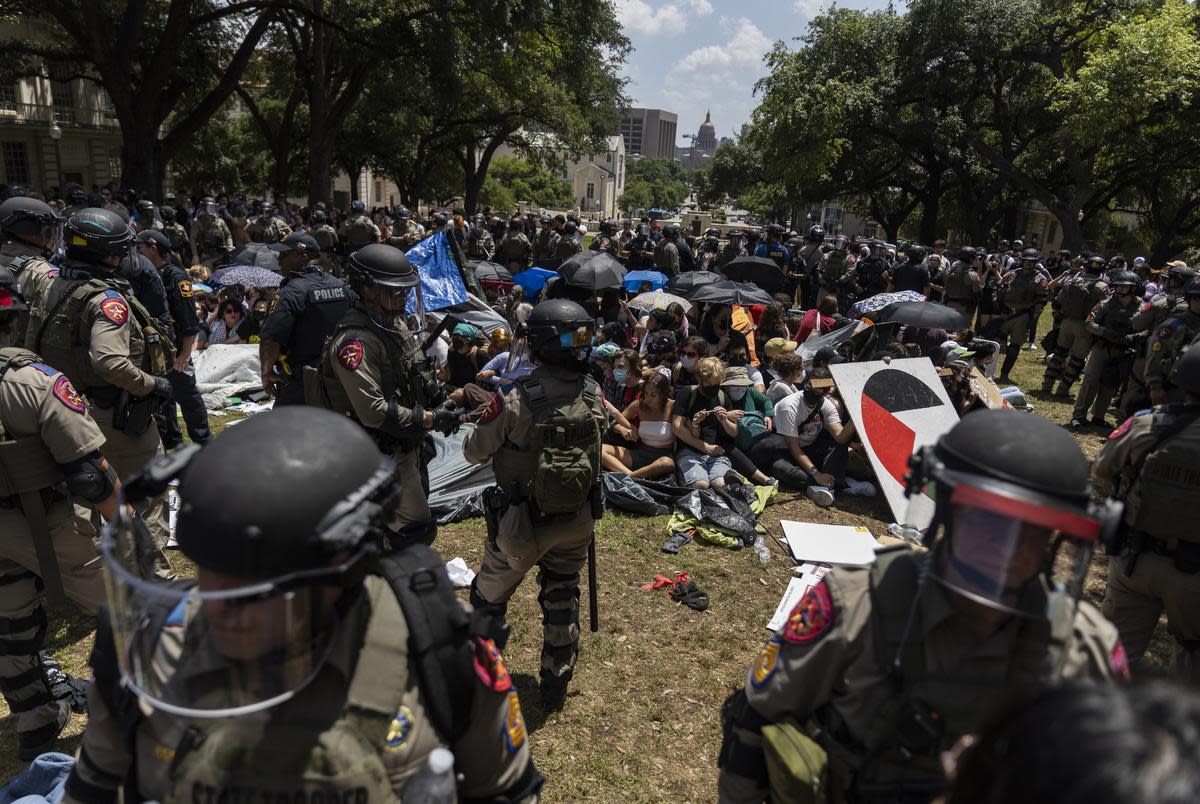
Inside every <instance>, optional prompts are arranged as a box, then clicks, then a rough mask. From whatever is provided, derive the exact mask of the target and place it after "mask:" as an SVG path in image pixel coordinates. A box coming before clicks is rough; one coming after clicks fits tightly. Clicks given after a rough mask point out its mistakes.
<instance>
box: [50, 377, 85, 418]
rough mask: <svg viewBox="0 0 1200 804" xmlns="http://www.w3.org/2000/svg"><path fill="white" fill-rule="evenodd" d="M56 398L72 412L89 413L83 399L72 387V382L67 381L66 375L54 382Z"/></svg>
mask: <svg viewBox="0 0 1200 804" xmlns="http://www.w3.org/2000/svg"><path fill="white" fill-rule="evenodd" d="M54 396H56V397H57V398H58V401H59V402H62V403H63V404H64V405H66V406H67V407H68V408H70V409H71V410H73V411H75V412H76V413H84V412H86V411H87V404H85V403H84V401H83V397H82V396H80V395H79V392H78V391H76V390H75V386H74V385H71V381H70V380H68V379H67V375H66V374H60V375H58V379H57V380H55V381H54Z"/></svg>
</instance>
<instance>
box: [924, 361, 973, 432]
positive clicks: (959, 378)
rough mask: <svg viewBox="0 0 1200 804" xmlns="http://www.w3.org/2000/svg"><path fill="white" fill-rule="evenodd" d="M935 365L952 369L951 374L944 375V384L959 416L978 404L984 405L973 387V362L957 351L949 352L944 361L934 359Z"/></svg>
mask: <svg viewBox="0 0 1200 804" xmlns="http://www.w3.org/2000/svg"><path fill="white" fill-rule="evenodd" d="M934 365H935V366H939V367H941V366H944V367H945V368H948V369H950V375H949V376H946V377H942V385H943V386H944V387H945V389H946V393H947V395H949V397H950V401H951V403H953V405H954V410H955V412H956V413H958V416H959V418H960V419H961V418H962V417H963V416H965V415H967V414H968V413H970V412H971V411H972V410H975V408H976V407H977V406H983V403H982V402H980V401H979V398H978V397H977V396H976V395H975V391H974V390H972V388H971V382H970V379H969V378H970V374H971V364H970V362H968V361H967V359H965V357H963V356H961V355H958V354H956V353H955V352H950V353H948V354H947V355H946V356H945V358H944V359H943V361H942V363H940V364H939V363H938V362H937V361H936V360H935V361H934Z"/></svg>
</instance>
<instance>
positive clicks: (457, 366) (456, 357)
mask: <svg viewBox="0 0 1200 804" xmlns="http://www.w3.org/2000/svg"><path fill="white" fill-rule="evenodd" d="M477 335H478V330H476V329H475V327H474V326H472V325H471V324H466V323H462V324H455V325H454V329H452V330H450V351H449V352H447V354H446V362H445V363H443V364H442V367H441V368H440V369H438V379H439V380H441V381H442V382H444V383H446V385H448V386H450V387H452V388H462V387H463V386H464V385H466V384H468V383H472V382H475V375H477V374H478V373H479V362H478V352H479V350H478V349H477V348H476V347H475V344H474V343H473V342H474V340H475V337H476V336H477Z"/></svg>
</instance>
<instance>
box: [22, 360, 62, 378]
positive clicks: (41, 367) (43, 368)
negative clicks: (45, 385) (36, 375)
mask: <svg viewBox="0 0 1200 804" xmlns="http://www.w3.org/2000/svg"><path fill="white" fill-rule="evenodd" d="M29 367H30V368H35V369H37V370H38V371H40V372H42V373H43V374H45V375H46V376H47V377H54V376H57V375H58V374H59V371H58V369H56V368H54V367H53V366H47V365H46V364H45V363H30V364H29Z"/></svg>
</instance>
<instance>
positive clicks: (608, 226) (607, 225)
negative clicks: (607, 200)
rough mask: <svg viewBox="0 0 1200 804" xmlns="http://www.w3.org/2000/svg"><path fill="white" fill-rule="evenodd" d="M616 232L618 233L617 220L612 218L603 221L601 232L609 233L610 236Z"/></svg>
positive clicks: (603, 233)
mask: <svg viewBox="0 0 1200 804" xmlns="http://www.w3.org/2000/svg"><path fill="white" fill-rule="evenodd" d="M616 233H617V222H616V221H614V220H613V219H612V218H609V219H607V220H604V221H601V223H600V234H602V235H608V236H609V237H612V236H613V235H615V234H616Z"/></svg>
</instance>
